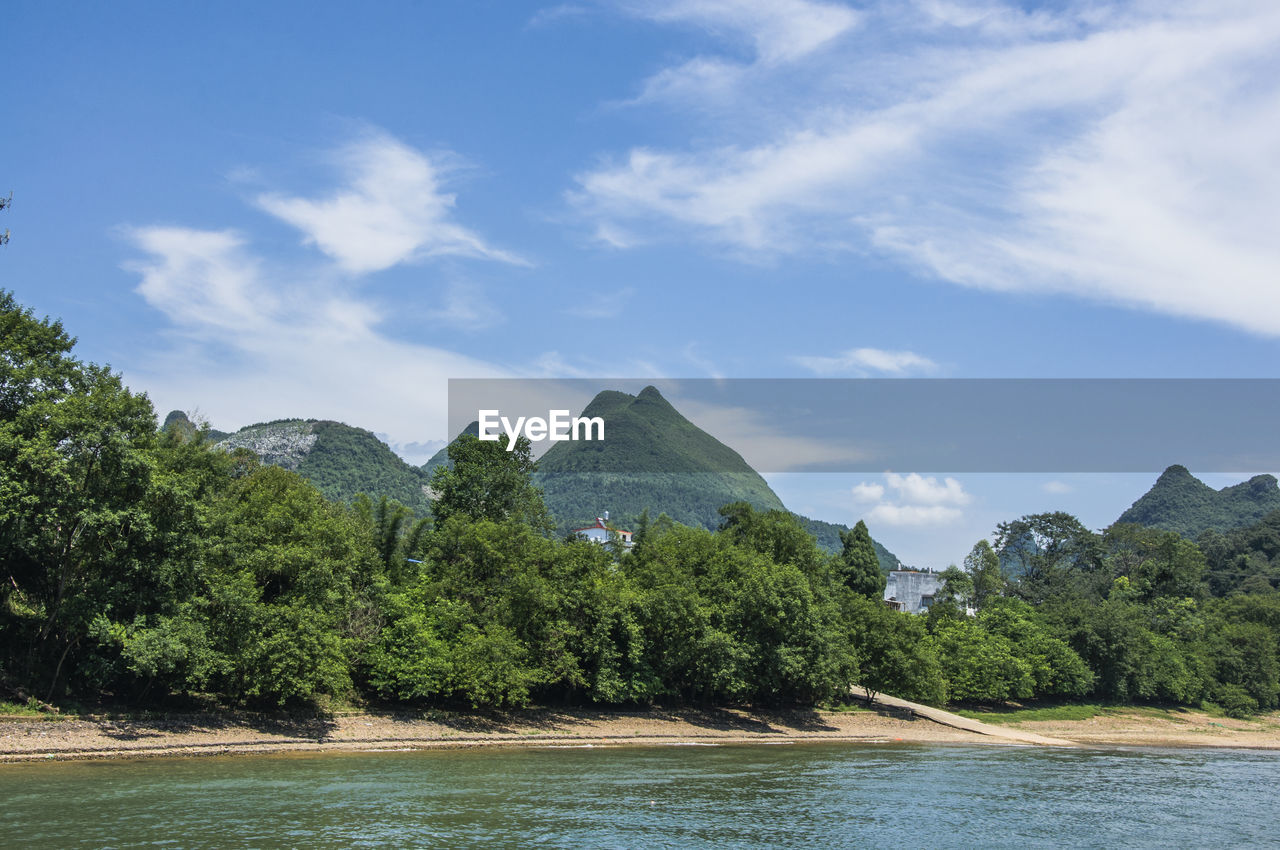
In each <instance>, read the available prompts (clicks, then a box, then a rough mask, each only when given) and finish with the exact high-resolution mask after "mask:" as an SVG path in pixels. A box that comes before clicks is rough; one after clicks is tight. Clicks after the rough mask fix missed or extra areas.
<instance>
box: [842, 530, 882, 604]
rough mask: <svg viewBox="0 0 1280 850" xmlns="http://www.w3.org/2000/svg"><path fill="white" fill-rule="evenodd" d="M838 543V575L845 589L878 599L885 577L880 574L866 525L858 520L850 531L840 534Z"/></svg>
mask: <svg viewBox="0 0 1280 850" xmlns="http://www.w3.org/2000/svg"><path fill="white" fill-rule="evenodd" d="M840 543H841V544H842V547H841V550H840V574H841V578H842V579H843V580H844V584H845V587H847V588H849V589H850V590H852V591H853V592H854V593H856V594H858V595H859V596H867V597H870V598H872V599H879V598H880V597H881V595H882V594H883V593H884V587H885V577H884V575H883V574H882V573H881V572H880V561H879V559H878V558H877V557H876V548H875V544H874V543H872V541H871V534H870V532H868V531H867V524H866V523H865V522H863V521H862V520H858V524H857V525H855V526H854V527H853V530H852V531H843V532H841V533H840Z"/></svg>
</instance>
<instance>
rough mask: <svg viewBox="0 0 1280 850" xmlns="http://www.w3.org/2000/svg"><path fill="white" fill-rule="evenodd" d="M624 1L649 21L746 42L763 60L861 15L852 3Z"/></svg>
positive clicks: (807, 48) (831, 35) (792, 54)
mask: <svg viewBox="0 0 1280 850" xmlns="http://www.w3.org/2000/svg"><path fill="white" fill-rule="evenodd" d="M622 5H623V7H624V8H625V9H627V10H628V11H629V12H631V13H632V14H634V15H637V16H639V17H643V18H648V19H649V20H653V21H658V22H660V23H681V24H694V25H697V26H701V27H704V28H706V29H708V30H711V31H712V32H715V33H717V34H721V35H725V36H729V37H731V38H735V39H740V40H744V41H746V42H748V43H749V44H751V45H752V47H753V48H754V50H755V53H756V56H757V57H758V58H759V60H760V61H762V62H766V63H770V64H774V63H779V62H789V61H793V60H796V59H799V58H801V57H803V56H805V55H807V54H809V53H812V52H813V51H815V50H817V49H819V48H821V47H822V46H823V45H825V44H827V43H828V42H830V41H831V40H832V39H835V38H836V37H838V36H839V35H841V34H842V33H844V32H846V31H847V30H849V29H850V28H852V27H853V26H855V25H856V24H857V23H858V18H859V15H858V13H857V12H855V11H854V10H853V9H850V8H849V7H848V6H844V5H842V4H839V3H820V2H812V0H657V2H644V3H633V2H627V3H623V4H622Z"/></svg>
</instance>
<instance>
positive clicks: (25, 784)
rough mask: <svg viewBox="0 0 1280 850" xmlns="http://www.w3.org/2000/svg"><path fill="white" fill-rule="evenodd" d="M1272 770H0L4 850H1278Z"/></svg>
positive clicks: (538, 765)
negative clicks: (1267, 849) (1246, 849)
mask: <svg viewBox="0 0 1280 850" xmlns="http://www.w3.org/2000/svg"><path fill="white" fill-rule="evenodd" d="M1278 769H1280V755H1277V754H1274V753H1266V752H1251V751H1241V750H1138V749H1128V750H1118V749H1109V750H1101V749H1100V750H1054V749H1038V748H1023V747H972V746H901V745H858V746H849V745H829V744H824V745H790V746H787V745H781V746H759V745H757V746H745V745H744V746H717V747H702V746H690V747H653V748H594V749H593V748H573V749H554V748H547V749H516V750H512V749H483V750H446V751H420V752H383V753H352V754H337V755H335V754H317V755H308V754H290V755H274V756H239V757H212V758H192V759H151V760H143V761H116V762H71V763H35V764H11V765H0V844H2V845H3V846H5V847H20V846H32V847H81V846H83V847H137V846H170V847H316V846H330V847H333V846H341V847H415V846H416V847H428V846H438V847H458V846H465V845H474V844H483V845H487V846H510V847H515V846H522V847H523V846H531V845H536V846H545V847H561V846H563V847H679V848H698V847H759V846H778V847H803V848H810V850H819V848H826V847H858V848H878V847H1026V846H1062V845H1075V846H1097V847H1103V846H1105V847H1109V848H1110V847H1170V846H1174V847H1178V846H1182V847H1187V846H1193V845H1196V846H1198V845H1203V844H1210V845H1213V846H1224V847H1229V846H1246V845H1250V846H1263V845H1268V844H1275V843H1276V842H1277V840H1280V830H1278V828H1277V827H1278V822H1277V817H1278V815H1277V812H1280V782H1277V781H1276V780H1277V776H1280V771H1278Z"/></svg>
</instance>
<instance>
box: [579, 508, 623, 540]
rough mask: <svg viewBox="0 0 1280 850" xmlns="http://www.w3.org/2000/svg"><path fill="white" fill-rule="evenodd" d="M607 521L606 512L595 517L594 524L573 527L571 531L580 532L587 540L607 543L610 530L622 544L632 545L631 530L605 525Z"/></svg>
mask: <svg viewBox="0 0 1280 850" xmlns="http://www.w3.org/2000/svg"><path fill="white" fill-rule="evenodd" d="M608 521H609V514H608V513H606V514H605V515H604V516H602V517H596V524H595V525H588V526H587V527H586V528H575V529H574V530H573V533H574V534H581V535H582V536H583V537H585V538H587V539H588V540H592V541H594V542H596V543H608V542H609V533H610V532H612V533H614V534H616V535H618V537H619V538H620V539H621V540H622V545H623V546H627V547H630V546H631V545H632V542H631V532H630V531H624V530H622V529H621V528H614V527H613V526H611V525H607V524H606V523H608Z"/></svg>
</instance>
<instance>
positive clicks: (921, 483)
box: [884, 472, 972, 505]
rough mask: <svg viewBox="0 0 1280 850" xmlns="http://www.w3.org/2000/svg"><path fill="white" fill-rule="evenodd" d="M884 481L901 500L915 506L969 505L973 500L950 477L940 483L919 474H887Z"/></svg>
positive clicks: (958, 483)
mask: <svg viewBox="0 0 1280 850" xmlns="http://www.w3.org/2000/svg"><path fill="white" fill-rule="evenodd" d="M884 480H885V483H887V484H888V485H889V487H890V489H892V490H895V491H897V493H898V496H899V498H901V499H902V500H903V501H904V502H907V503H909V504H913V505H967V504H969V502H970V500H971V498H972V497H971V496H970V495H969V494H968V493H966V492H965V490H964V487H963V486H961V484H960V482H959V481H957V480H956V479H954V478H950V477H947V478H944V479H942V480H941V481H939V480H938V479H937V478H934V477H933V476H929V477H928V478H925V477H924V476H922V475H920V474H919V473H917V472H912V473H910V474H908V475H898V474H897V473H894V472H886V473H885V474H884Z"/></svg>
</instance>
